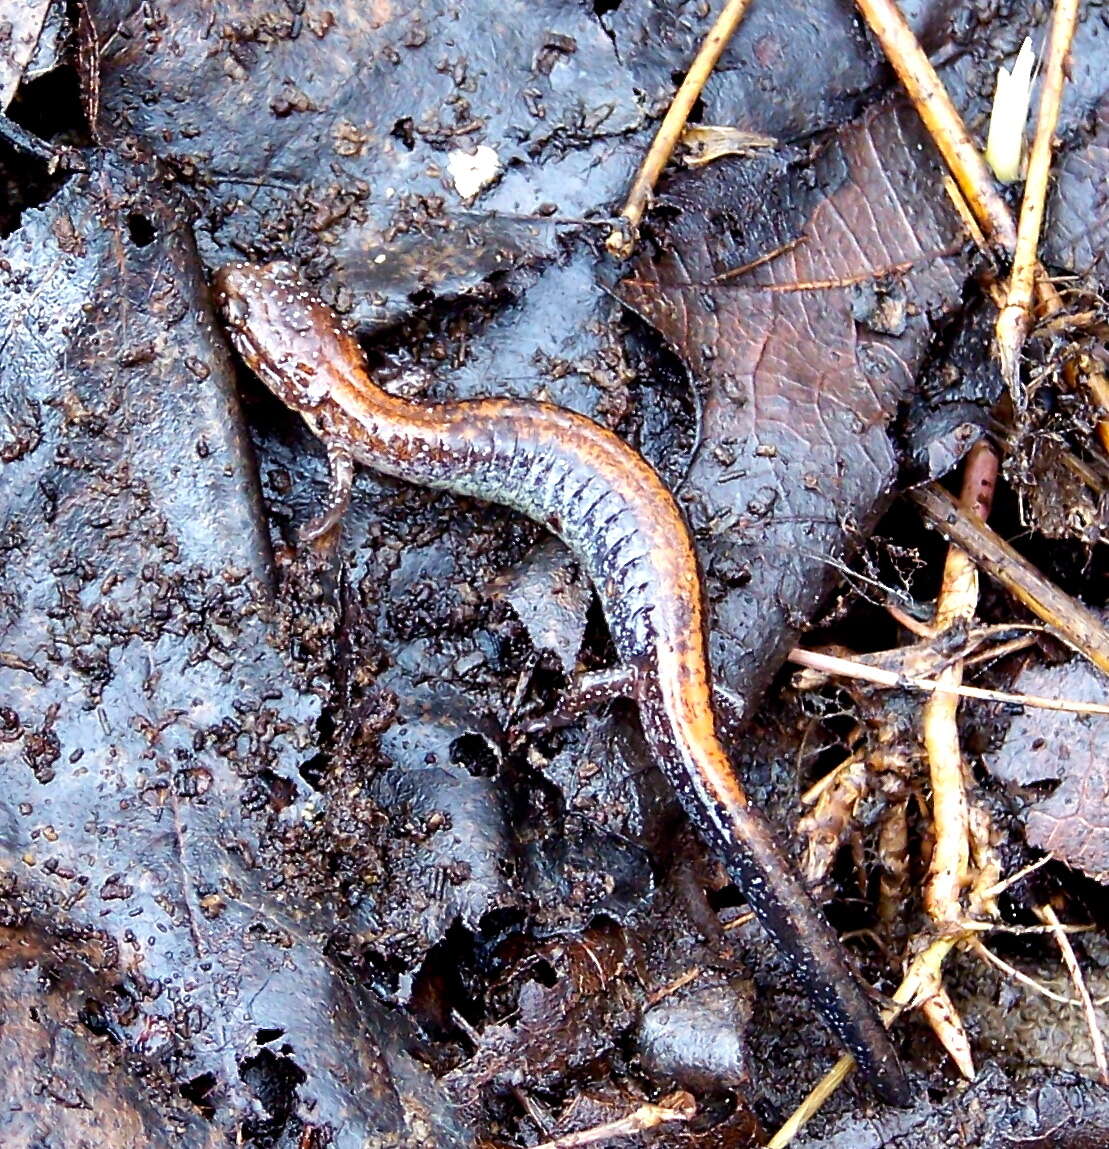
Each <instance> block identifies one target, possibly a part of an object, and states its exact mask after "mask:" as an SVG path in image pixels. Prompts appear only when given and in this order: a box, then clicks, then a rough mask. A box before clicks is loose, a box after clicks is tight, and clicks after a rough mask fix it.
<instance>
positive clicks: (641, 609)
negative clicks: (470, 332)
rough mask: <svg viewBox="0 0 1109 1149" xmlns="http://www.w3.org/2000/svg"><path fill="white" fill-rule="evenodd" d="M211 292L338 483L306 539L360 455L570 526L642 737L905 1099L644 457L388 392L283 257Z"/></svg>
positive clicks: (673, 511) (754, 902) (618, 446)
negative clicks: (733, 708) (798, 847)
mask: <svg viewBox="0 0 1109 1149" xmlns="http://www.w3.org/2000/svg"><path fill="white" fill-rule="evenodd" d="M215 290H216V297H217V300H218V303H219V306H220V309H221V311H222V313H223V316H224V319H225V321H226V324H227V327H228V330H229V331H230V334H231V340H232V342H233V343H234V345H235V348H236V350H237V351H238V352H239V354H240V355H241V356H242V358H243V360H244V361H245V362H246V363H247V365H248V366H249V367H250V368H251V370H253V371H254V372H255V373H256V374H257V375H258V377H259V378H260V379H261V380H262V381H263V382H264V383H265V384H266V385H267V386H268V387H269V388H270V390H272V391H273V392H274V394H276V395H277V397H278V398H279V399H281V400H282V401H283V402H285V403H286V404H287V405H288V406H289V407H292V408H293V409H294V410H296V411H299V412H300V414H301V415H302V416H303V417H304V419H305V421H306V422H307V423H308V425H309V427H310V428H311V429H312V430H313V431H314V432H315V433H316V435H318V436H319V438H320V440H321V442H322V443H323V445H324V447H325V448H326V450H327V453H328V458H329V461H330V464H331V472H332V478H333V488H332V498H331V501H330V503H329V506H328V508H327V510H326V512H325V513H324V514H323V515H321V516H320V517H319V518H318V519H315V520H313V522H312V523H310V524H309V525H308V527H307V528H306V529H305V531H304V532H303V536H304V537H306V538H315V537H319V536H320V535H323V534H325V533H326V532H327V531H330V530H332V529H333V528H335V527H336V526H337V525H338V524H339V522H340V521H341V518H342V514H343V511H344V510H345V508H346V505H347V502H348V501H349V497H350V483H351V475H352V471H353V464H354V463H355V462H358V463H362V464H364V465H365V466H367V467H371V468H373V469H374V470H375V471H379V472H381V473H383V474H386V475H391V476H394V477H396V478H398V479H403V480H405V481H407V482H410V483H416V484H419V485H420V486H426V487H436V488H440V489H443V490H448V491H453V492H455V493H457V494H461V495H469V496H472V497H474V498H479V499H484V500H486V501H488V502H493V503H500V504H503V505H505V506H508V507H512V508H514V509H515V510H517V511H520V512H521V513H522V514H525V515H527V516H528V517H529V518H532V519H534V520H535V521H536V522H539V523H542V524H543V525H544V526H546V527H548V528H549V529H550V530H551V531H553V532H554V533H555V534H557V535H558V536H559V537H560V538H562V539H563V540H564V541H565V543H566V544H567V546H569V548H570V549H571V550H572V551H573V552H574V554H575V555H576V556H577V558H578V560H579V562H580V563H581V565H582V566H583V568H584V569H585V570H586V572H587V573H588V575H589V577H590V579H591V581H592V583H593V585H594V587H595V588H596V591H597V594H598V596H599V597H600V600H601V604H602V606H603V608H604V613H605V618H606V620H607V622H608V626H609V629H610V630H611V632H612V637H613V642H614V644H615V646H616V650H617V653H618V654H619V656H620V659H621V661H622V663H623V664H624V665H625V666H626V667H627V668H628V670H629V672H630V681H631V694H632V695H633V697H634V698H635V700H636V702H637V704H638V706H639V713H640V718H641V722H642V725H643V730H644V733H645V734H646V737H647V741H648V744H649V745H650V747H651V750H652V752H653V754H654V757H655V759H656V761H657V763H658V765H659V767H660V769H661V770H662V772H663V774H664V775H665V777H666V778H667V780H668V781H669V783H670V784H671V786H673V788H674V790H675V791H676V792H677V794H678V797H679V798H680V800H681V803H682V806H683V808H684V809H685V811H686V813H687V814H688V816H689V818H690V820H691V821H692V822H693V824H694V825H695V826H696V827H697V829H698V830H699V831H700V833H701V835H702V837H703V838H704V840H705V841H706V842H707V843H708V844H709V845H710V846H711V847H712V849H713V850H714V851H715V852H716V854H717V855H718V856H719V857H720V858H721V860H722V861H723V862H724V864H725V866H726V867H727V870H728V873H729V874H730V875H731V877H732V878H733V880H734V881H735V882H736V883H737V884H738V886H739V887H740V889H741V890H742V891H743V894H744V896H745V897H746V899H747V901H748V903H749V904H750V906H751V908H752V910H754V912H755V914H756V916H757V917H758V919H759V921H760V922H761V923H762V926H763V928H764V929H765V930H766V932H767V933H768V934H769V935H770V937H771V939H772V940H773V941H774V943H775V944H776V945H777V946H778V948H779V949H780V950H781V952H782V954H783V955H784V956H785V958H786V959H787V961H788V963H789V965H790V966H791V967H792V969H793V971H794V973H795V974H796V976H797V978H798V980H799V981H800V983H801V984H802V986H803V987H804V989H805V991H806V992H807V994H808V996H809V998H810V999H811V1001H812V1002H813V1004H814V1005H815V1006H816V1008H817V1009H818V1010H819V1012H820V1013H821V1015H822V1016H823V1018H824V1019H825V1021H826V1022H827V1023H828V1025H829V1026H830V1027H831V1029H832V1030H833V1031H834V1032H835V1033H836V1034H837V1035H838V1036H839V1038H840V1040H841V1041H842V1042H843V1044H844V1045H845V1046H846V1047H847V1049H848V1050H849V1051H850V1053H851V1054H852V1055H853V1056H854V1058H855V1060H856V1061H857V1062H858V1063H859V1066H860V1068H861V1069H862V1071H863V1073H864V1074H865V1075H866V1077H867V1079H868V1080H869V1081H870V1083H871V1084H872V1085H873V1087H874V1089H875V1090H876V1091H877V1093H878V1094H879V1095H880V1096H881V1097H882V1098H883V1099H884V1100H885V1101H887V1102H889V1103H891V1104H895V1105H904V1104H906V1103H907V1102H908V1100H909V1088H908V1083H907V1081H906V1078H905V1074H904V1071H903V1069H902V1067H901V1064H900V1062H899V1060H898V1058H897V1054H896V1053H895V1051H894V1049H893V1046H892V1044H891V1042H890V1040H889V1037H888V1035H887V1034H886V1031H885V1028H884V1027H883V1025H882V1023H881V1021H880V1020H879V1018H878V1015H877V1013H876V1012H875V1009H874V1007H873V1006H872V1004H871V1002H870V1000H869V998H868V997H867V994H866V992H865V991H864V989H863V987H862V986H861V985H860V984H859V982H858V981H857V980H856V978H855V975H854V974H853V972H852V971H851V969H850V967H849V965H848V963H847V959H846V957H845V955H844V952H843V949H842V947H841V946H840V942H839V939H838V938H837V937H836V934H835V932H834V931H833V930H832V928H831V926H830V925H829V924H828V923H827V921H826V920H825V919H824V917H823V916H822V915H821V913H820V912H819V911H818V910H817V908H816V907H815V906H814V904H813V902H812V900H811V899H810V898H809V895H808V894H807V892H806V891H805V889H804V887H803V885H802V884H801V881H800V879H799V878H798V877H797V875H796V873H795V872H794V870H793V867H792V866H791V864H790V863H789V861H788V860H787V858H786V856H785V854H784V853H783V852H782V850H781V849H780V848H779V846H778V845H777V843H776V842H775V840H774V835H773V832H772V831H771V829H770V826H769V824H768V823H767V821H766V820H765V818H764V817H763V816H762V814H761V813H760V812H759V811H758V810H757V809H755V808H754V807H752V806H751V804H750V803H749V801H748V799H747V795H746V794H745V793H744V791H743V788H742V786H741V785H740V783H739V781H738V780H737V779H736V777H735V775H734V774H733V772H732V769H731V766H730V764H729V761H728V757H727V755H726V753H725V751H724V747H723V745H722V744H721V741H720V738H719V736H718V734H717V729H716V719H715V716H714V714H713V707H712V684H711V679H710V675H709V664H708V651H707V644H706V640H705V614H704V607H703V602H702V593H701V580H700V574H699V569H698V565H697V556H696V553H695V551H694V548H693V541H692V539H691V537H690V533H689V529H688V527H687V526H686V523H685V520H684V519H683V518H682V514H681V511H680V510H679V509H678V505H677V503H676V502H675V501H674V498H673V496H672V495H671V493H670V491H669V490H668V489H667V488H666V487H665V486H664V485H663V483H662V481H661V480H660V479H659V477H658V476H657V475H656V474H655V472H654V471H653V470H652V469H651V467H650V465H649V464H648V463H647V462H645V461H644V459H643V458H642V457H641V456H640V455H638V454H637V453H636V452H635V451H634V450H632V448H631V447H629V446H628V445H627V444H626V443H624V442H623V440H621V439H620V438H619V437H617V436H616V435H614V434H613V433H612V432H611V431H608V430H605V429H604V428H603V427H599V426H598V425H597V424H596V423H593V422H592V421H591V420H589V419H587V418H585V417H584V416H582V415H578V414H576V413H574V412H572V411H567V410H564V409H563V408H561V407H555V406H553V405H551V404H548V403H538V402H529V401H526V400H517V399H476V400H467V401H459V402H449V403H413V402H409V401H407V400H403V399H398V398H395V397H394V396H391V395H389V394H387V393H386V392H385V391H383V390H382V389H381V388H380V387H378V386H377V385H376V384H375V383H374V382H373V380H372V379H371V378H370V375H369V371H368V368H367V365H366V360H365V356H364V355H363V353H362V349H361V347H360V346H359V344H358V341H357V339H356V338H355V337H354V335H353V334H352V333H351V332H350V331H349V330H347V329H346V328H345V327H344V326H343V324H342V322H341V321H340V319H339V317H338V316H337V315H336V314H335V313H334V312H333V311H332V310H331V309H330V308H329V307H327V306H326V304H324V303H322V302H321V301H320V300H319V299H318V298H316V296H315V295H314V294H313V293H312V291H311V290H310V289H309V287H308V285H307V284H306V282H305V281H304V280H303V279H302V278H301V276H300V274H299V272H297V270H296V269H295V268H294V267H292V266H291V265H290V264H287V263H270V264H266V265H264V266H260V265H254V264H230V265H228V266H227V267H224V268H222V269H221V270H220V271H219V272H218V273H217V275H216V279H215Z"/></svg>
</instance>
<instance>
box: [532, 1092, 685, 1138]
mask: <svg viewBox="0 0 1109 1149" xmlns="http://www.w3.org/2000/svg"><path fill="white" fill-rule="evenodd" d="M696 1112H697V1103H696V1102H695V1101H694V1100H693V1094H691V1093H686V1092H685V1091H684V1090H678V1092H676V1093H671V1094H670V1095H669V1096H667V1097H664V1098H662V1101H661V1102H660V1103H659V1104H658V1105H640V1106H639V1108H638V1109H636V1110H635V1111H634V1112H633V1113H629V1114H628V1116H627V1117H621V1118H620V1119H619V1120H618V1121H606V1122H605V1123H604V1124H603V1125H595V1126H593V1128H592V1129H582V1130H581V1131H580V1132H578V1133H566V1134H564V1135H563V1136H561V1137H556V1138H555V1139H554V1140H553V1141H544V1142H543V1143H542V1144H541V1145H536V1146H535V1149H581V1146H583V1145H599V1144H601V1143H602V1142H603V1143H605V1144H606V1145H607V1144H608V1143H609V1142H610V1141H611V1140H612V1139H613V1138H616V1137H631V1136H632V1135H633V1134H635V1133H642V1132H643V1131H644V1130H646V1129H654V1128H656V1127H657V1126H659V1125H665V1124H666V1123H667V1122H670V1121H688V1120H689V1119H690V1118H691V1117H693V1116H694V1115H695V1114H696Z"/></svg>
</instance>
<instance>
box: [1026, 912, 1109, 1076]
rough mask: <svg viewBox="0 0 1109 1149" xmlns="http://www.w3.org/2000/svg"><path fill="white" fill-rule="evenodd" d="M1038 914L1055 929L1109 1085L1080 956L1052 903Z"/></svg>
mask: <svg viewBox="0 0 1109 1149" xmlns="http://www.w3.org/2000/svg"><path fill="white" fill-rule="evenodd" d="M1036 914H1037V916H1038V917H1039V918H1040V920H1041V921H1044V922H1046V923H1047V924H1048V925H1049V926H1051V927H1052V930H1053V931H1054V934H1055V943H1056V945H1058V947H1059V952H1060V953H1061V954H1062V955H1063V964H1064V965H1065V966H1066V967H1067V972H1068V973H1069V974H1070V976H1071V981H1072V982H1074V988H1075V990H1076V991H1077V992H1078V997H1079V999H1080V1000H1081V1002H1082V1009H1083V1012H1084V1013H1085V1015H1086V1025H1087V1027H1088V1029H1089V1031H1090V1045H1091V1046H1092V1047H1093V1051H1094V1061H1095V1063H1096V1064H1097V1071H1098V1074H1099V1075H1100V1077H1101V1084H1102V1085H1105V1086H1107V1087H1109V1064H1107V1063H1106V1060H1105V1040H1104V1038H1102V1036H1101V1028H1100V1027H1099V1026H1098V1023H1097V1014H1096V1013H1095V1012H1094V1003H1093V1000H1092V999H1091V998H1090V991H1089V989H1088V988H1087V987H1086V979H1085V978H1084V977H1083V976H1082V970H1081V969H1079V968H1078V958H1077V957H1075V953H1074V947H1073V946H1072V945H1071V944H1070V938H1068V937H1067V934H1066V931H1065V930H1064V929H1062V925H1061V923H1060V921H1059V917H1058V915H1057V914H1056V913H1055V910H1054V909H1053V908H1052V907H1051V906H1050V905H1046V904H1045V905H1043V906H1040V907H1039V908H1038V909H1037V910H1036Z"/></svg>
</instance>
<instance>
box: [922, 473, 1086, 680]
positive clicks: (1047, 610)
mask: <svg viewBox="0 0 1109 1149" xmlns="http://www.w3.org/2000/svg"><path fill="white" fill-rule="evenodd" d="M910 497H911V498H912V499H913V501H914V502H915V503H916V504H917V506H919V507H920V509H921V510H922V511H923V512H924V517H925V518H926V519H927V520H928V522H929V524H930V525H931V526H932V527H934V528H935V529H936V530H938V531H939V532H940V534H942V535H944V536H945V537H946V538H947V539H949V540H951V541H952V542H954V543H957V544H958V545H959V546H960V547H962V548H963V550H965V551H967V552H968V553H969V554H971V555H972V556H973V557H974V559H975V561H976V562H977V563H978V565H979V566H980V567H982V568H983V569H984V570H986V571H988V572H989V574H990V576H991V577H992V578H994V579H996V580H997V582H999V583H1001V585H1002V586H1003V587H1004V588H1005V589H1006V590H1007V591H1009V593H1010V594H1012V595H1014V596H1015V597H1016V598H1018V599H1019V600H1020V601H1021V602H1022V603H1024V605H1025V606H1026V607H1028V609H1029V610H1031V611H1032V612H1033V613H1034V614H1035V615H1036V616H1037V617H1039V618H1040V619H1041V620H1042V621H1043V622H1044V623H1045V624H1046V625H1047V626H1048V628H1049V629H1050V630H1052V631H1053V632H1054V633H1055V634H1056V635H1058V636H1059V637H1060V638H1062V639H1063V641H1064V642H1066V643H1068V644H1069V645H1071V646H1073V647H1074V649H1075V650H1077V651H1079V653H1081V654H1084V655H1085V656H1086V657H1087V658H1088V659H1089V660H1090V661H1091V662H1092V663H1094V665H1095V666H1097V667H1099V668H1100V669H1101V670H1103V671H1105V672H1106V673H1107V674H1109V630H1106V627H1105V624H1104V623H1103V622H1102V621H1101V619H1100V618H1098V616H1097V615H1096V614H1094V612H1093V611H1092V610H1089V609H1088V608H1087V607H1085V606H1083V605H1082V604H1081V603H1080V602H1076V601H1075V599H1073V598H1071V596H1070V595H1068V594H1065V593H1064V592H1063V591H1061V590H1060V589H1059V588H1058V587H1057V586H1056V585H1055V584H1054V583H1053V582H1050V581H1049V580H1048V579H1046V578H1044V576H1043V575H1042V574H1040V572H1039V571H1038V570H1036V568H1035V567H1034V566H1033V565H1032V564H1031V563H1030V562H1029V561H1028V560H1027V559H1026V558H1024V557H1023V555H1021V554H1019V553H1018V552H1017V551H1016V550H1014V548H1013V547H1011V546H1010V545H1009V544H1008V543H1007V542H1006V541H1005V540H1004V539H1003V538H1001V537H1000V535H998V534H996V533H995V532H994V531H992V530H991V529H990V528H989V527H988V526H987V525H986V524H985V523H984V522H982V520H981V519H980V518H979V517H978V516H977V515H974V514H971V513H969V512H968V511H966V510H965V508H962V507H960V506H959V504H958V503H957V502H956V501H955V500H954V499H953V498H952V497H951V496H950V495H949V494H948V493H947V491H945V490H944V489H943V487H940V486H938V485H936V484H935V483H931V484H929V485H928V486H926V487H920V488H918V489H917V490H915V491H913V492H912V494H911V495H910Z"/></svg>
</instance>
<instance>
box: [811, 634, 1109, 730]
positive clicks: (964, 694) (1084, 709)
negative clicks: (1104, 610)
mask: <svg viewBox="0 0 1109 1149" xmlns="http://www.w3.org/2000/svg"><path fill="white" fill-rule="evenodd" d="M788 658H789V661H790V662H795V663H797V665H798V666H807V667H808V668H809V669H810V670H819V671H822V672H823V673H825V674H835V675H839V676H840V677H842V678H859V679H862V680H863V681H865V682H873V683H874V684H875V685H876V686H889V687H893V688H895V689H899V690H925V691H928V692H930V693H931V692H935V693H937V694H955V695H958V696H959V697H961V698H981V699H982V700H983V701H985V702H1000V703H1002V704H1004V705H1006V706H1036V707H1039V708H1040V709H1041V710H1056V711H1060V712H1062V713H1064V714H1103V715H1106V716H1109V703H1104V702H1072V701H1071V700H1070V699H1069V698H1045V697H1044V696H1043V695H1040V694H1010V693H1009V692H1008V691H1005V690H985V689H983V688H982V687H980V686H963V685H962V684H961V683H951V682H942V681H940V680H938V679H935V678H915V677H913V676H911V675H906V674H898V673H897V671H895V670H886V669H885V668H884V667H881V666H870V665H868V664H867V663H865V662H856V661H855V660H854V659H850V658H840V657H838V656H837V655H834V654H823V653H822V652H821V651H818V650H805V649H804V648H803V647H800V646H795V647H794V648H793V650H791V651H790V652H789V655H788Z"/></svg>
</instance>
